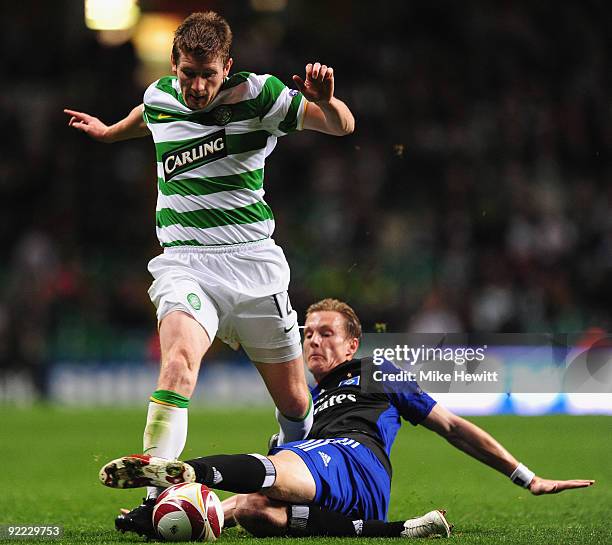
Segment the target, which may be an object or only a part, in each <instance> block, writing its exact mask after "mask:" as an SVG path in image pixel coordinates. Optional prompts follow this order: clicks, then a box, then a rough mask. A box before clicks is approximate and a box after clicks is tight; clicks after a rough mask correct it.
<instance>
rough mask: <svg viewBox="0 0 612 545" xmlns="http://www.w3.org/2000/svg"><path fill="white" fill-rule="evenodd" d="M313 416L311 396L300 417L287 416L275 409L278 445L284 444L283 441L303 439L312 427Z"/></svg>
mask: <svg viewBox="0 0 612 545" xmlns="http://www.w3.org/2000/svg"><path fill="white" fill-rule="evenodd" d="M313 418H314V411H313V405H312V398H310V403H309V405H308V411H307V412H306V414H305V415H304V416H303V417H302V418H289V417H287V416H285V415H283V414H281V413H280V411H279V410H278V409H276V419H277V420H278V423H279V425H280V432H279V434H278V445H284V444H285V443H291V442H292V441H300V440H301V439H304V438H305V437H306V436H307V435H308V433H309V432H310V428H312V422H313Z"/></svg>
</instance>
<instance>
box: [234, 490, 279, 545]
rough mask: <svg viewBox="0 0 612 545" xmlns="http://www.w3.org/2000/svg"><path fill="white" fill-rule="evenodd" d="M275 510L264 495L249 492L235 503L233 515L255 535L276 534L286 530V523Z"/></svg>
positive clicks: (266, 535) (267, 535)
mask: <svg viewBox="0 0 612 545" xmlns="http://www.w3.org/2000/svg"><path fill="white" fill-rule="evenodd" d="M276 510H277V508H274V507H273V506H272V504H271V501H270V500H269V499H268V498H267V497H266V496H262V495H261V494H249V495H247V496H245V497H243V498H241V499H240V501H239V502H238V503H237V505H236V510H235V511H234V517H235V518H236V521H237V522H238V523H239V524H240V526H242V527H243V528H244V529H245V530H246V531H247V532H250V533H251V534H253V535H254V536H255V537H269V536H278V535H283V534H284V533H285V532H286V523H283V521H282V520H280V519H279V517H278V516H277V513H276Z"/></svg>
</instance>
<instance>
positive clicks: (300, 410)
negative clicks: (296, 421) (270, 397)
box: [278, 391, 310, 418]
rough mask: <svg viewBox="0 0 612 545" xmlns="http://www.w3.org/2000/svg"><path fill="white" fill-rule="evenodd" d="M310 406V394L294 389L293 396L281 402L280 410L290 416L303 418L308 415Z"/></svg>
mask: <svg viewBox="0 0 612 545" xmlns="http://www.w3.org/2000/svg"><path fill="white" fill-rule="evenodd" d="M281 405H282V406H281ZM309 407H310V395H309V394H308V392H305V391H304V392H300V391H294V392H293V395H292V396H291V397H288V398H287V399H284V400H283V402H282V403H279V406H278V410H279V411H280V412H281V413H282V414H283V415H284V416H287V417H289V418H302V417H303V416H305V415H306V412H307V411H308V409H309Z"/></svg>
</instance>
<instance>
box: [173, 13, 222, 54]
mask: <svg viewBox="0 0 612 545" xmlns="http://www.w3.org/2000/svg"><path fill="white" fill-rule="evenodd" d="M231 47H232V29H231V28H230V26H229V24H228V23H227V21H226V20H225V19H224V18H223V17H221V15H219V14H218V13H215V12H214V11H205V12H197V13H192V14H191V15H190V16H189V17H187V18H186V19H185V20H184V21H183V22H182V23H181V24H180V25H179V27H178V28H177V29H176V31H175V32H174V41H173V42H172V58H173V59H174V62H175V63H177V64H178V61H179V57H180V54H181V51H182V52H183V53H187V54H190V55H195V56H196V57H206V58H213V57H217V56H219V57H221V60H222V61H223V64H225V63H226V62H227V60H228V59H229V57H230V48H231Z"/></svg>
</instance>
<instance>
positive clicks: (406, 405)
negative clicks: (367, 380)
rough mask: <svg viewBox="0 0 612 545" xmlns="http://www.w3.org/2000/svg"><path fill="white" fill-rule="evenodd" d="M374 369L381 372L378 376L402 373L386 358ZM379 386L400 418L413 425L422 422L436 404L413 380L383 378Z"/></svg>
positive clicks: (396, 375)
mask: <svg viewBox="0 0 612 545" xmlns="http://www.w3.org/2000/svg"><path fill="white" fill-rule="evenodd" d="M374 369H376V370H377V371H380V372H381V373H380V375H379V376H390V375H393V376H395V377H401V376H402V373H403V370H402V369H401V368H399V367H397V366H396V365H395V364H393V363H392V362H390V361H387V360H385V361H384V362H383V363H382V365H380V366H376V367H374ZM380 387H381V388H382V391H383V392H384V393H385V394H386V395H387V397H388V398H389V402H390V403H391V404H392V405H393V406H394V407H396V408H397V410H398V411H399V413H400V415H401V416H402V418H403V419H404V420H407V421H408V422H410V423H411V424H412V425H413V426H416V425H417V424H420V423H421V422H423V420H425V418H427V416H428V415H429V413H430V412H431V410H432V409H433V407H434V405H435V404H436V401H435V400H434V399H433V398H431V397H430V396H429V395H428V394H427V393H426V392H424V391H423V390H422V389H421V387H420V386H419V385H418V383H417V382H416V381H414V380H383V381H381V382H380Z"/></svg>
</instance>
